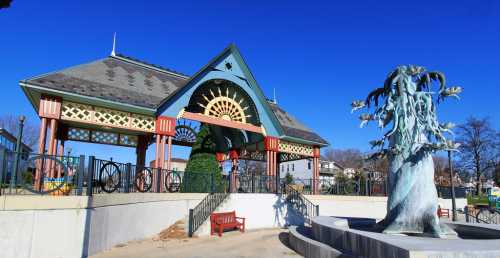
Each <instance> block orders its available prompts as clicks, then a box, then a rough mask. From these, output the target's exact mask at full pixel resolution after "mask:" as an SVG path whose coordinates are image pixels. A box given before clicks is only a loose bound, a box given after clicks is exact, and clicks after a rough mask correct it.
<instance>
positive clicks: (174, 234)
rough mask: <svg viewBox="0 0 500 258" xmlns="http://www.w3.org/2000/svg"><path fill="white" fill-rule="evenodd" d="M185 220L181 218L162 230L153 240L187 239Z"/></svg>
mask: <svg viewBox="0 0 500 258" xmlns="http://www.w3.org/2000/svg"><path fill="white" fill-rule="evenodd" d="M184 225H185V224H184V221H183V220H179V221H177V222H175V223H174V224H173V225H172V226H170V227H168V228H167V229H164V230H162V231H161V232H160V233H159V234H158V235H157V236H156V237H154V238H153V241H168V240H170V239H187V238H188V235H187V233H186V230H185V229H184Z"/></svg>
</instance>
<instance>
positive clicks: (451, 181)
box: [448, 150, 457, 221]
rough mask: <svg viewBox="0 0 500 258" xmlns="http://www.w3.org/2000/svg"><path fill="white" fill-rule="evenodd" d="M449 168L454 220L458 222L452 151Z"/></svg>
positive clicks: (449, 151)
mask: <svg viewBox="0 0 500 258" xmlns="http://www.w3.org/2000/svg"><path fill="white" fill-rule="evenodd" d="M448 167H449V168H450V186H451V210H452V220H453V221H457V204H456V202H455V185H454V183H453V166H452V163H451V150H448Z"/></svg>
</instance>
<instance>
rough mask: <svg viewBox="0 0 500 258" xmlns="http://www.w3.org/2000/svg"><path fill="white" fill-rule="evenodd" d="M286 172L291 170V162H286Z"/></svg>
mask: <svg viewBox="0 0 500 258" xmlns="http://www.w3.org/2000/svg"><path fill="white" fill-rule="evenodd" d="M286 172H290V164H286Z"/></svg>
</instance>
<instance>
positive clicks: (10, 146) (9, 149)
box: [0, 128, 32, 183]
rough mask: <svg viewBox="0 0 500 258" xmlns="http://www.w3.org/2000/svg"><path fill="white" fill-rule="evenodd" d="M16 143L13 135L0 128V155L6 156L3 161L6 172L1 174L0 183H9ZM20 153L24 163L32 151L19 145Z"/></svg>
mask: <svg viewBox="0 0 500 258" xmlns="http://www.w3.org/2000/svg"><path fill="white" fill-rule="evenodd" d="M16 143H17V138H16V137H15V136H14V135H12V134H11V133H10V132H9V131H7V130H6V129H5V128H0V151H1V152H2V153H3V154H2V155H7V158H6V159H5V161H6V162H7V164H5V167H4V168H6V171H5V173H2V175H1V178H0V182H3V183H8V182H10V178H11V175H12V168H13V165H12V164H13V163H14V158H15V155H14V153H13V152H14V151H15V150H16ZM4 151H5V152H4ZM21 152H22V153H23V154H22V155H21V162H26V160H28V158H29V153H31V152H32V149H31V148H30V147H29V146H28V145H26V144H24V143H21ZM20 166H21V165H20Z"/></svg>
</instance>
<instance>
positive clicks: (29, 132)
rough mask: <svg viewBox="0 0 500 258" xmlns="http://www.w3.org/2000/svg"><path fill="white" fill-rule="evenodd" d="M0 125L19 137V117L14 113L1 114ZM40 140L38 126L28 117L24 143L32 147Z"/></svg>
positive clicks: (25, 124) (24, 131) (25, 123)
mask: <svg viewBox="0 0 500 258" xmlns="http://www.w3.org/2000/svg"><path fill="white" fill-rule="evenodd" d="M0 127H1V128H3V129H5V130H7V131H8V132H9V133H11V134H12V135H14V136H15V137H17V134H18V132H19V117H17V116H13V115H3V116H0ZM37 142H38V126H37V125H36V124H35V123H33V122H31V121H30V120H28V119H26V120H25V122H24V129H23V143H24V144H26V145H28V146H29V147H30V148H33V147H34V146H36V144H37Z"/></svg>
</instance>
